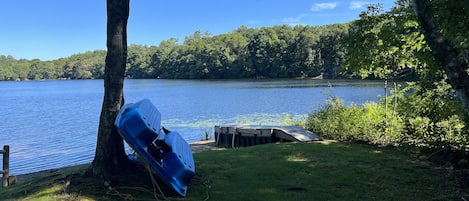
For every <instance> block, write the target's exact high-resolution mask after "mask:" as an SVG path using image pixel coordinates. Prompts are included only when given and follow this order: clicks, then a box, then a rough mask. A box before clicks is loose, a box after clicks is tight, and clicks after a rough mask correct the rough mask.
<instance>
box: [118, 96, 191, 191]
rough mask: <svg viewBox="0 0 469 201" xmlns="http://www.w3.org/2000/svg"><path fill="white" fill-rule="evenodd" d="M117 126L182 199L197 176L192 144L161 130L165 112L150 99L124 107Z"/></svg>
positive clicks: (175, 134) (121, 133)
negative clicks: (162, 114)
mask: <svg viewBox="0 0 469 201" xmlns="http://www.w3.org/2000/svg"><path fill="white" fill-rule="evenodd" d="M115 125H116V127H117V129H118V130H119V133H120V135H121V136H122V137H123V138H124V140H125V141H126V142H127V143H128V144H129V145H130V147H132V149H134V150H135V152H136V153H137V154H138V156H140V158H142V159H143V161H144V162H146V163H147V164H148V165H149V166H150V167H151V168H152V169H153V170H154V171H155V172H156V174H157V175H158V176H159V177H160V178H161V179H162V180H163V181H164V182H165V183H166V184H168V186H170V187H171V188H172V189H174V190H175V191H176V192H177V193H178V194H179V195H180V196H182V197H184V196H186V193H187V185H188V184H189V182H190V180H191V179H192V177H193V176H194V174H195V165H194V159H193V157H192V150H191V148H190V145H189V144H188V143H187V142H186V141H185V140H184V139H183V138H182V137H181V135H179V133H177V132H171V131H168V130H166V129H164V128H162V127H161V113H160V112H159V111H158V109H157V108H156V107H155V106H154V105H153V104H152V103H151V102H150V100H148V99H143V100H141V101H139V102H137V103H130V104H126V105H124V107H122V109H121V110H120V112H119V114H118V116H117V118H116V121H115Z"/></svg>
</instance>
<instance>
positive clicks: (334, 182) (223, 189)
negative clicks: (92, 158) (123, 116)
mask: <svg viewBox="0 0 469 201" xmlns="http://www.w3.org/2000/svg"><path fill="white" fill-rule="evenodd" d="M424 158H425V156H422V155H420V154H416V153H413V152H409V151H406V150H397V149H395V148H378V147H373V146H368V145H360V144H349V143H338V142H332V141H326V142H321V143H281V144H266V145H259V146H253V147H245V148H238V149H224V150H212V151H206V152H201V153H196V154H194V159H195V163H196V175H195V177H194V178H193V179H192V181H191V182H190V185H189V188H188V194H187V197H186V198H184V200H188V201H199V200H223V201H231V200H233V201H235V200H236V201H238V200H273V201H275V200H279V201H280V200H281V201H296V200H365V201H366V200H461V198H466V199H467V195H468V194H469V190H468V189H467V186H466V187H465V186H461V185H460V183H458V180H457V178H459V177H458V176H456V175H458V174H459V173H460V172H459V171H458V170H452V169H445V168H442V167H439V166H435V165H432V164H430V163H428V162H426V161H424V160H422V159H424ZM82 171H83V169H75V170H71V171H69V172H64V173H60V174H57V175H55V176H49V177H45V178H38V179H35V180H34V181H31V182H28V183H22V184H18V185H14V186H11V188H7V189H2V190H1V191H0V198H2V199H6V200H126V199H127V200H154V195H153V193H152V192H153V189H152V187H151V185H147V183H145V182H144V181H147V180H146V179H147V178H148V177H147V176H142V177H138V178H135V177H134V176H132V177H129V178H128V179H129V184H127V185H126V186H115V187H114V190H113V191H109V190H108V189H107V188H105V187H104V186H103V184H102V183H99V182H95V181H94V180H86V179H81V178H80V177H79V176H77V177H76V178H72V181H77V179H78V181H80V182H76V183H78V184H79V185H75V186H74V187H73V188H68V189H67V191H66V192H64V190H63V189H64V185H65V184H66V179H65V178H69V177H67V175H70V174H74V173H80V172H82ZM139 181H141V182H143V183H141V184H139V183H138V182H139ZM135 182H137V183H135ZM72 183H73V182H72ZM169 199H170V200H180V198H169Z"/></svg>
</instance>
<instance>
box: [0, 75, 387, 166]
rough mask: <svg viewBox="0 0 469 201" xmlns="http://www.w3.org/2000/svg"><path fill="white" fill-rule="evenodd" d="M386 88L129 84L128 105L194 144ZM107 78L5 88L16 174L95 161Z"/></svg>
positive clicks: (1, 134) (372, 96)
mask: <svg viewBox="0 0 469 201" xmlns="http://www.w3.org/2000/svg"><path fill="white" fill-rule="evenodd" d="M382 86H383V84H382V83H381V82H370V81H344V80H260V81H259V80H228V81H226V80H223V81H220V80H217V81H213V80H212V81H201V80H126V81H125V84H124V96H125V101H126V102H127V103H130V102H136V101H139V100H141V99H144V98H148V99H150V100H151V101H152V102H153V104H154V105H155V106H156V107H157V108H158V109H159V110H160V112H161V113H162V124H163V126H165V127H166V128H168V129H170V130H174V131H177V132H179V133H180V134H181V135H182V136H183V137H184V138H185V139H186V140H187V141H188V142H193V141H198V140H200V139H202V138H204V135H205V134H204V133H205V131H208V132H210V133H211V134H213V127H214V126H215V125H218V124H226V123H248V124H255V125H281V124H283V121H284V119H285V117H287V116H289V117H292V118H293V119H295V120H302V119H305V118H306V116H307V114H308V113H310V112H312V111H314V110H317V109H318V108H320V107H321V105H323V104H324V103H325V101H326V99H327V98H328V97H329V96H330V95H335V96H338V97H340V98H342V99H344V100H345V102H346V104H350V103H352V102H353V103H356V104H362V103H365V102H367V101H377V100H378V98H379V97H380V96H382V93H383V89H382V88H383V87H382ZM103 93H104V90H103V80H67V81H25V82H0V101H1V104H0V146H2V145H6V144H8V145H10V150H11V155H10V173H11V174H24V173H30V172H35V171H40V170H45V169H51V168H58V167H63V166H69V165H75V164H82V163H88V162H91V160H92V159H93V156H94V151H95V146H96V136H97V130H98V123H99V114H100V111H101V105H102V98H103Z"/></svg>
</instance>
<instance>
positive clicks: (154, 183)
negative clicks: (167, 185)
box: [145, 163, 168, 200]
mask: <svg viewBox="0 0 469 201" xmlns="http://www.w3.org/2000/svg"><path fill="white" fill-rule="evenodd" d="M145 169H147V172H148V174H149V175H150V179H151V184H152V185H153V196H155V200H159V199H158V194H157V193H156V189H158V191H160V194H161V197H163V200H168V198H167V197H166V196H165V195H164V193H163V191H162V190H161V188H160V186H159V185H158V183H156V180H155V178H154V177H153V174H152V173H151V170H150V166H149V165H148V163H145Z"/></svg>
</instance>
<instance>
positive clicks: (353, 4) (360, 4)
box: [349, 1, 370, 10]
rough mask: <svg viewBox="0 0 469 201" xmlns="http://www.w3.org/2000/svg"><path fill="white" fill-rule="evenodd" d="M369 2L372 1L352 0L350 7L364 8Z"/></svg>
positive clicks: (353, 8)
mask: <svg viewBox="0 0 469 201" xmlns="http://www.w3.org/2000/svg"><path fill="white" fill-rule="evenodd" d="M368 4H370V2H366V1H352V2H350V4H349V8H350V9H352V10H357V9H362V8H364V7H366V6H367V5H368Z"/></svg>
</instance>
